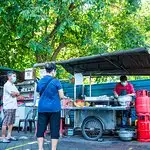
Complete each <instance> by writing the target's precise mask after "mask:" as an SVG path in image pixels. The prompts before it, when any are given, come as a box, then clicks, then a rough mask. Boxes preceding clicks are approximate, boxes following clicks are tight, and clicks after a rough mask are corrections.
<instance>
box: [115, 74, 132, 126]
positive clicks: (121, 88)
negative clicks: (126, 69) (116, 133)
mask: <svg viewBox="0 0 150 150" xmlns="http://www.w3.org/2000/svg"><path fill="white" fill-rule="evenodd" d="M114 95H115V97H116V98H118V96H124V95H129V96H135V91H134V87H133V85H132V84H131V83H129V82H128V81H127V77H126V76H120V82H119V83H118V84H117V85H116V87H115V89H114ZM130 115H131V111H130V110H126V111H123V112H122V127H127V126H128V119H129V118H130Z"/></svg>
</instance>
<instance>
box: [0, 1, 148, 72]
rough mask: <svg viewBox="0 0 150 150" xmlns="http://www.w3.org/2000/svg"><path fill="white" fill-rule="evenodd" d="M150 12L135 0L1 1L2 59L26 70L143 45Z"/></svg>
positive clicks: (146, 37) (0, 47) (1, 61)
mask: <svg viewBox="0 0 150 150" xmlns="http://www.w3.org/2000/svg"><path fill="white" fill-rule="evenodd" d="M145 6H146V5H145ZM148 11H149V10H148ZM139 13H141V14H140V15H139ZM149 14H150V13H148V12H147V14H146V15H145V11H144V9H142V7H141V3H140V1H138V0H132V1H131V0H119V1H118V0H109V1H108V0H76V1H75V0H27V1H24V0H1V2H0V36H1V40H0V53H1V58H0V63H1V65H5V66H8V67H12V68H18V69H24V68H26V67H31V66H32V64H33V63H35V62H43V61H50V60H62V59H69V58H72V57H80V56H85V55H93V54H97V53H103V52H106V51H107V52H111V51H115V50H121V49H129V48H135V47H140V46H145V44H147V43H148V41H149V19H150V15H149ZM139 16H140V17H139ZM143 24H144V25H143Z"/></svg>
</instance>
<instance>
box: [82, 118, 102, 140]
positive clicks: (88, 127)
mask: <svg viewBox="0 0 150 150" xmlns="http://www.w3.org/2000/svg"><path fill="white" fill-rule="evenodd" d="M82 134H83V136H84V138H85V139H87V140H92V141H96V140H98V139H99V138H101V136H102V134H103V128H102V124H101V121H100V120H99V119H97V118H95V117H89V118H86V119H85V120H84V122H83V124H82Z"/></svg>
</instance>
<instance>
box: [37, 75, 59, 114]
mask: <svg viewBox="0 0 150 150" xmlns="http://www.w3.org/2000/svg"><path fill="white" fill-rule="evenodd" d="M50 79H51V81H50V83H49V84H48V85H47V87H46V89H45V90H44V91H43V89H44V87H45V86H46V84H47V83H48V81H49V80H50ZM60 89H62V86H61V83H60V81H59V80H58V79H55V78H52V77H51V76H49V75H46V76H44V77H43V78H42V79H41V80H39V82H38V85H37V92H39V93H40V92H41V91H43V93H42V95H41V96H40V100H39V105H38V112H58V111H60V110H61V103H60V98H59V94H58V90H60Z"/></svg>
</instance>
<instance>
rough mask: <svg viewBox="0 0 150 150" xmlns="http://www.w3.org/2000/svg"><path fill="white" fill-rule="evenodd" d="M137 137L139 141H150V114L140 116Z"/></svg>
mask: <svg viewBox="0 0 150 150" xmlns="http://www.w3.org/2000/svg"><path fill="white" fill-rule="evenodd" d="M137 139H138V141H139V142H150V116H138V121H137Z"/></svg>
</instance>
